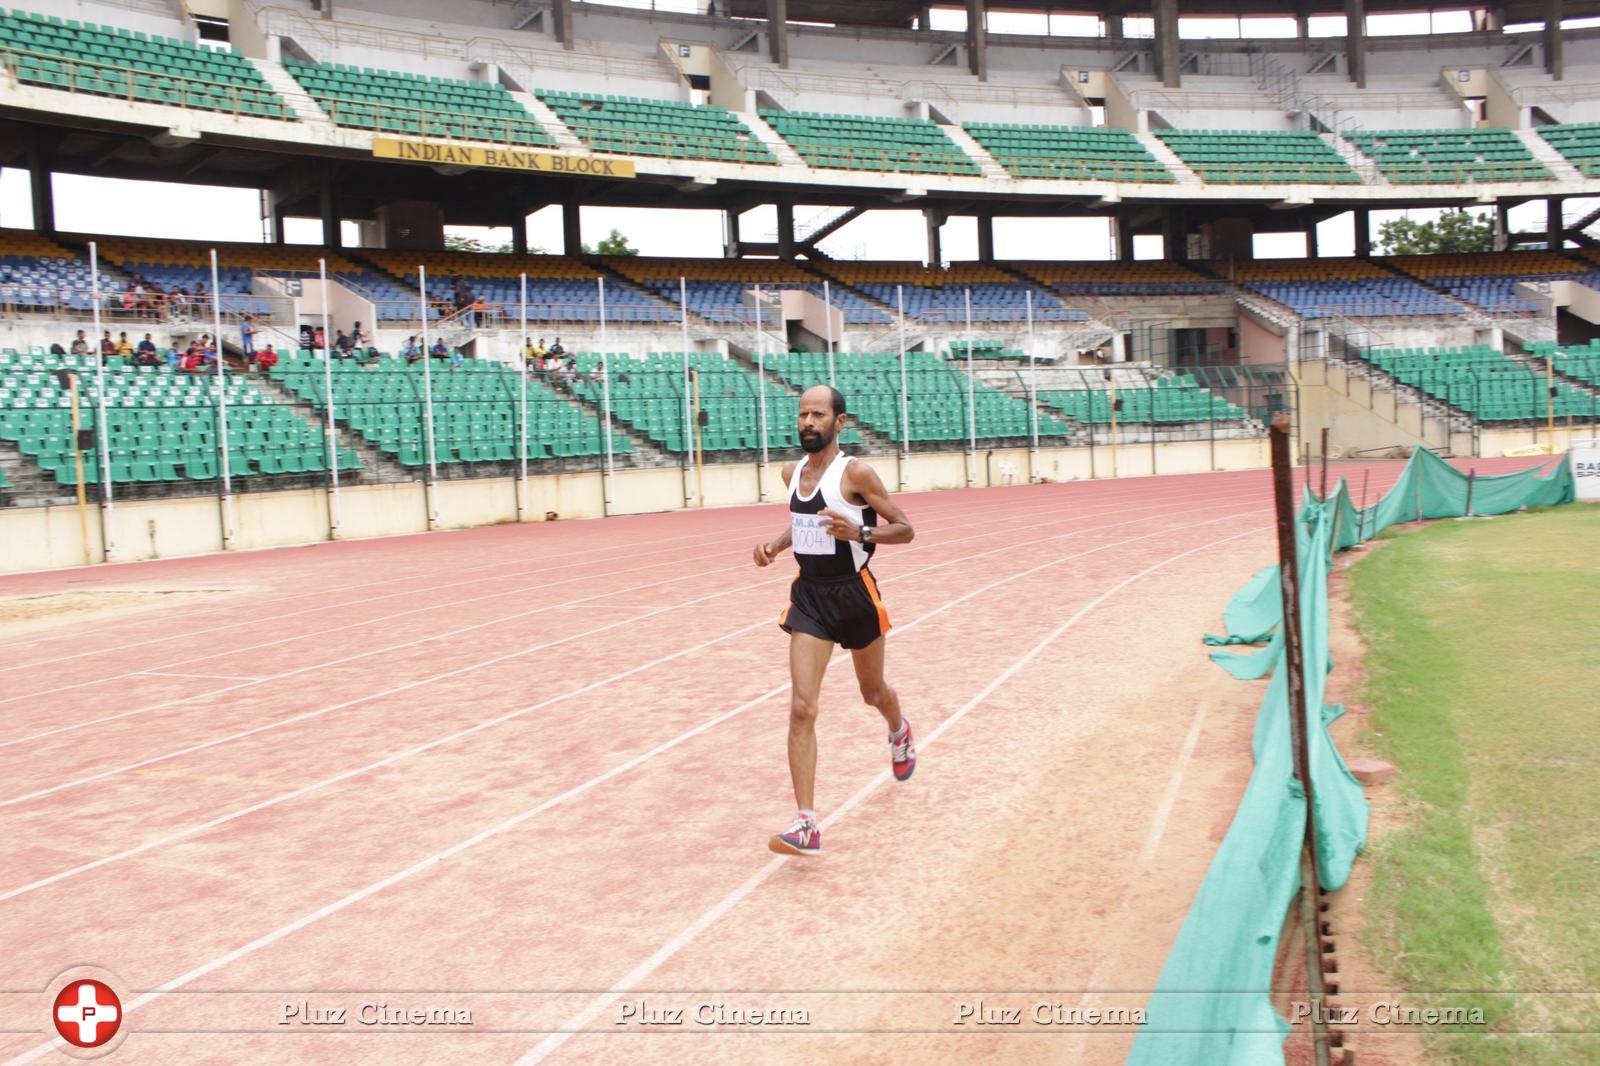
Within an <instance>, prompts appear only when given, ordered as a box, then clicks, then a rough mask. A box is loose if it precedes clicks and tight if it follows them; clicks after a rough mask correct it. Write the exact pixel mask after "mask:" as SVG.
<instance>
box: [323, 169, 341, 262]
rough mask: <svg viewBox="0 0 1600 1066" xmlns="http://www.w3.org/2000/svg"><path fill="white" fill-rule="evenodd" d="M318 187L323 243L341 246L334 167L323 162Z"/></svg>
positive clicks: (333, 246)
mask: <svg viewBox="0 0 1600 1066" xmlns="http://www.w3.org/2000/svg"><path fill="white" fill-rule="evenodd" d="M320 179H321V181H320V183H319V185H318V188H317V212H318V214H320V215H321V216H322V245H323V247H325V248H339V247H341V246H342V245H341V244H340V232H339V197H338V194H337V192H336V191H335V189H334V184H333V167H332V165H331V164H326V163H325V164H323V166H322V172H321V174H320Z"/></svg>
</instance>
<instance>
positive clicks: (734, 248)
mask: <svg viewBox="0 0 1600 1066" xmlns="http://www.w3.org/2000/svg"><path fill="white" fill-rule="evenodd" d="M722 256H723V258H724V259H737V258H739V212H738V211H736V210H735V209H733V208H731V207H730V208H728V209H727V210H725V211H723V212H722Z"/></svg>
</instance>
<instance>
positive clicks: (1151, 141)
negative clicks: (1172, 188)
mask: <svg viewBox="0 0 1600 1066" xmlns="http://www.w3.org/2000/svg"><path fill="white" fill-rule="evenodd" d="M1134 136H1135V137H1137V138H1139V143H1140V144H1142V145H1144V147H1145V151H1147V152H1149V153H1150V154H1151V155H1153V156H1155V157H1156V158H1157V159H1158V160H1160V161H1161V165H1162V166H1164V167H1166V168H1167V169H1168V170H1170V171H1172V176H1173V178H1174V179H1176V181H1177V183H1178V184H1179V185H1201V184H1203V182H1201V180H1200V175H1198V174H1196V173H1195V172H1194V171H1192V170H1190V169H1189V164H1187V163H1185V162H1184V161H1183V160H1182V159H1180V158H1178V153H1177V152H1174V151H1173V150H1172V149H1171V148H1168V147H1167V142H1165V141H1163V140H1162V139H1161V138H1160V137H1157V136H1156V135H1155V134H1153V133H1135V134H1134Z"/></svg>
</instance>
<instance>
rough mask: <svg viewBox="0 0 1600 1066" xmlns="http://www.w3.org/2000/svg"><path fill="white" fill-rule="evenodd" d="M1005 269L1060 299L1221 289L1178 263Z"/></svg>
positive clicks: (1015, 265) (1038, 265) (1190, 293)
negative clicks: (1037, 284) (1048, 290)
mask: <svg viewBox="0 0 1600 1066" xmlns="http://www.w3.org/2000/svg"><path fill="white" fill-rule="evenodd" d="M1007 265H1008V266H1010V267H1011V268H1012V269H1014V270H1017V271H1020V272H1021V273H1024V274H1026V275H1027V276H1028V277H1030V278H1033V279H1034V280H1035V281H1037V282H1039V283H1040V284H1042V285H1045V286H1048V287H1049V288H1050V289H1051V290H1052V291H1053V292H1057V293H1060V294H1061V295H1063V296H1199V295H1207V294H1211V293H1219V292H1222V291H1223V289H1224V285H1223V283H1222V282H1221V281H1219V280H1218V279H1216V278H1212V277H1207V276H1205V275H1204V274H1200V273H1197V272H1195V271H1194V270H1191V269H1189V268H1188V267H1186V266H1183V265H1182V264H1180V263H1168V262H1164V261H1161V260H1153V259H1152V260H1126V261H1121V262H1118V261H1107V262H1099V263H1069V262H1041V261H1035V262H1015V263H1008V264H1007Z"/></svg>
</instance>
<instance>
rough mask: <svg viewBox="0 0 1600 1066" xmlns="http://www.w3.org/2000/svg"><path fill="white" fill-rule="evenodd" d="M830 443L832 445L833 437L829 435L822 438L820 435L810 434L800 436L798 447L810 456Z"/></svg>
mask: <svg viewBox="0 0 1600 1066" xmlns="http://www.w3.org/2000/svg"><path fill="white" fill-rule="evenodd" d="M831 443H833V437H832V436H831V435H828V436H824V435H823V434H821V433H815V432H813V433H811V434H806V433H802V434H800V447H801V448H802V449H804V450H805V451H806V453H807V454H810V455H815V454H816V453H817V452H820V451H821V450H822V449H824V448H826V447H827V446H828V445H829V444H831Z"/></svg>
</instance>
